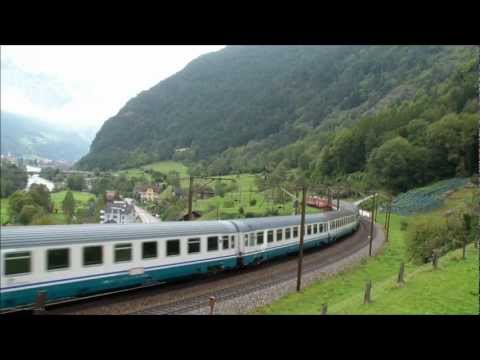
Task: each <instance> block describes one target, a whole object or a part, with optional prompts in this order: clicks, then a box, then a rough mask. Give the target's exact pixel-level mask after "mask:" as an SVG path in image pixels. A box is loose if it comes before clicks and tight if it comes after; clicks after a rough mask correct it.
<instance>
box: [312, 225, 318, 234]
mask: <svg viewBox="0 0 480 360" xmlns="http://www.w3.org/2000/svg"><path fill="white" fill-rule="evenodd" d="M317 232H318V228H317V224H313V233H314V234H316V233H317Z"/></svg>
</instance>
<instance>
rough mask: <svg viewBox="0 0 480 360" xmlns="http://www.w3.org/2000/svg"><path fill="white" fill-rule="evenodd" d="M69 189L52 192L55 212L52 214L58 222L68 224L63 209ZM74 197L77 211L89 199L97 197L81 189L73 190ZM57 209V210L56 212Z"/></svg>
mask: <svg viewBox="0 0 480 360" xmlns="http://www.w3.org/2000/svg"><path fill="white" fill-rule="evenodd" d="M66 193H67V191H59V192H55V193H52V194H51V199H52V203H53V206H54V210H53V213H52V214H50V216H51V217H52V218H53V219H54V220H55V223H56V224H66V223H67V220H66V218H65V214H64V213H63V210H62V202H63V199H65V194H66ZM72 194H73V198H74V199H75V211H77V209H79V208H81V207H84V206H86V205H87V203H88V200H89V199H91V198H93V199H96V196H95V194H91V193H88V192H81V191H72ZM55 211H57V212H55Z"/></svg>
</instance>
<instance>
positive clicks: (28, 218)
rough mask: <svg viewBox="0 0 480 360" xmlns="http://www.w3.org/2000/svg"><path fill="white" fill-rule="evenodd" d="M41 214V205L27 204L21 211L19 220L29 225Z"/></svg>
mask: <svg viewBox="0 0 480 360" xmlns="http://www.w3.org/2000/svg"><path fill="white" fill-rule="evenodd" d="M39 214H41V209H40V207H39V206H36V205H25V206H23V207H22V211H20V215H19V216H18V221H19V222H20V223H21V224H23V225H28V224H30V223H31V222H32V220H33V218H34V217H35V216H36V215H39Z"/></svg>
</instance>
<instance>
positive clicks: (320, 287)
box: [253, 188, 479, 314]
mask: <svg viewBox="0 0 480 360" xmlns="http://www.w3.org/2000/svg"><path fill="white" fill-rule="evenodd" d="M474 196H478V191H477V190H476V189H474V188H463V189H460V190H457V191H456V192H454V193H452V194H450V195H449V196H448V198H446V200H445V202H444V205H443V206H442V208H440V209H437V210H435V211H432V212H429V213H428V214H425V215H426V216H430V217H431V219H432V221H435V220H437V219H438V218H439V217H440V216H443V215H442V214H443V213H444V212H445V211H446V210H447V209H451V208H453V207H457V208H458V207H462V206H465V203H466V201H472V198H473V197H474ZM384 219H385V214H382V213H379V214H378V218H377V220H378V223H381V224H383V223H384ZM408 219H409V217H408V216H401V215H398V214H392V215H391V219H390V241H389V243H388V244H386V245H385V246H384V248H383V249H382V250H381V252H380V254H379V255H377V256H376V257H374V258H371V259H365V260H363V261H362V262H361V263H360V264H359V265H357V266H355V267H353V268H351V269H349V270H346V271H344V272H343V273H341V274H339V275H337V276H334V277H331V278H328V279H326V280H322V281H319V282H316V283H314V284H313V285H311V286H309V287H307V288H305V289H304V290H303V292H302V293H301V294H297V293H292V294H289V295H287V296H285V297H283V298H281V299H279V300H278V301H276V302H274V303H272V304H270V305H268V306H265V307H262V308H258V309H256V310H255V311H254V312H253V314H319V313H320V311H321V306H322V304H324V303H327V304H328V313H329V314H387V313H388V314H397V313H398V314H406V313H409V314H446V313H449V314H466V313H468V314H478V311H479V308H478V281H479V279H478V266H479V264H478V252H476V251H478V250H477V249H475V248H474V247H473V246H469V248H468V251H467V256H468V261H466V262H464V261H457V260H455V259H457V258H458V251H454V252H451V253H449V254H446V255H445V256H444V257H442V258H441V259H440V261H439V270H437V271H435V272H432V270H431V268H432V265H431V264H425V265H421V266H415V265H413V264H412V263H409V262H408V261H407V259H406V258H405V249H406V246H405V239H404V237H405V231H401V230H400V224H401V222H402V220H407V221H408ZM402 261H403V262H405V274H406V281H407V284H406V285H405V286H404V287H403V288H397V287H396V285H395V279H396V276H397V274H398V269H399V266H400V263H401V262H402ZM458 279H462V281H458ZM367 280H372V283H373V288H372V299H373V300H374V302H373V303H372V304H370V305H367V306H363V305H362V300H363V291H364V286H365V282H366V281H367ZM459 294H462V295H461V296H460V295H459ZM433 298H435V300H433ZM417 304H418V306H417Z"/></svg>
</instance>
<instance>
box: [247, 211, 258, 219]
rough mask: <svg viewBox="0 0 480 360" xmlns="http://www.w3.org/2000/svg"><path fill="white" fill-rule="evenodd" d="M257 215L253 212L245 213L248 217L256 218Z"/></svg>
mask: <svg viewBox="0 0 480 360" xmlns="http://www.w3.org/2000/svg"><path fill="white" fill-rule="evenodd" d="M255 216H256V215H255V214H254V213H253V212H247V213H246V214H245V217H246V218H254V217H255Z"/></svg>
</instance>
